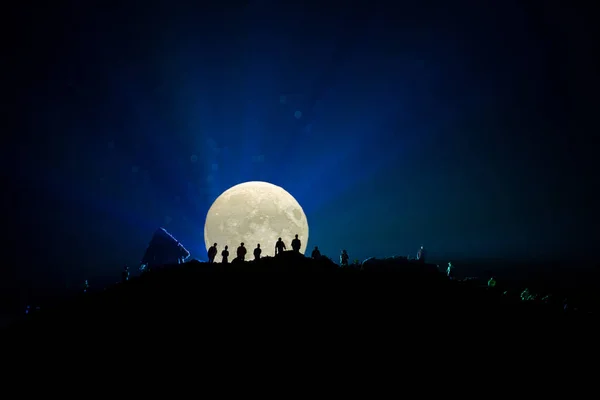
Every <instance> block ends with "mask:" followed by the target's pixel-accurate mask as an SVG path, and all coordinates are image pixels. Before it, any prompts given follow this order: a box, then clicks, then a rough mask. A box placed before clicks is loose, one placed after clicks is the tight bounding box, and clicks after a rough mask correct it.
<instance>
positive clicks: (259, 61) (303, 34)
mask: <svg viewBox="0 0 600 400" xmlns="http://www.w3.org/2000/svg"><path fill="white" fill-rule="evenodd" d="M89 3H94V2H80V1H73V2H71V4H70V5H69V4H68V2H62V5H61V6H55V5H52V6H39V7H37V8H36V7H30V8H29V9H28V10H26V11H20V12H19V13H18V15H15V18H16V19H17V20H18V21H19V23H18V24H16V25H18V26H19V28H17V30H15V32H14V35H12V37H14V38H15V39H14V43H13V44H14V46H12V47H11V51H12V50H14V54H12V53H11V57H10V60H12V64H11V65H12V66H13V67H14V72H13V74H11V75H10V77H11V78H12V79H11V80H12V82H11V83H10V84H9V85H10V87H11V88H15V89H16V91H15V93H14V97H13V98H14V102H13V104H16V105H17V106H18V110H19V111H18V112H16V113H15V114H14V115H15V116H16V117H17V119H18V122H19V124H18V127H19V129H18V130H16V131H15V132H16V133H17V135H16V141H15V144H16V146H15V151H13V152H11V154H10V155H9V157H8V159H5V162H7V163H8V162H10V165H8V168H9V170H13V171H14V174H12V175H11V177H13V178H16V180H17V183H18V186H15V187H16V188H17V190H15V191H14V192H13V193H14V196H13V197H12V199H13V202H12V203H11V207H12V209H13V210H14V212H11V211H8V212H9V213H10V219H11V220H14V222H15V226H16V227H17V228H16V229H15V230H14V232H15V238H16V240H17V242H18V243H20V244H21V247H19V248H24V247H23V243H27V249H26V250H22V251H21V250H20V251H19V255H20V256H21V258H22V259H23V261H24V262H23V266H22V267H20V269H19V271H17V277H18V278H19V279H20V281H21V282H22V284H27V285H34V286H40V285H41V286H44V285H46V286H57V287H58V286H66V287H70V286H71V287H72V286H73V285H78V284H79V283H80V281H81V280H82V279H84V278H86V277H87V278H90V279H97V280H101V279H105V280H106V279H108V280H109V281H110V280H113V277H114V278H115V279H117V278H118V274H119V272H118V271H119V269H120V268H121V266H122V265H123V264H125V263H127V264H129V265H135V264H136V263H137V262H138V261H139V260H140V258H141V257H142V255H143V252H144V250H145V247H146V245H147V243H148V241H149V240H150V238H151V235H152V233H153V231H154V230H155V229H156V228H157V227H159V226H164V227H165V228H166V229H167V230H169V231H170V232H171V233H172V234H173V235H174V236H175V237H176V238H178V239H179V240H180V241H182V243H183V244H184V245H185V246H186V247H187V248H188V249H189V250H190V251H191V252H192V256H197V257H199V258H205V249H204V245H203V236H202V235H203V226H204V218H205V215H206V212H207V210H208V208H209V207H210V205H211V203H212V201H213V200H214V199H215V198H216V196H218V194H220V193H221V192H222V191H224V190H225V189H227V188H229V187H231V186H233V185H235V184H237V183H240V182H243V181H247V180H266V181H269V182H272V183H275V184H277V185H280V186H282V187H284V188H285V189H286V190H288V191H289V192H290V193H291V194H292V195H294V196H295V197H296V199H297V200H298V201H299V202H300V204H301V205H302V206H303V207H304V210H305V212H306V213H307V217H308V221H309V225H310V240H309V244H308V245H309V247H311V248H312V246H314V245H319V246H320V247H321V249H322V250H323V252H324V253H326V254H328V255H331V256H337V255H338V254H339V251H340V249H341V248H346V249H348V251H349V253H350V257H351V258H352V259H354V258H359V259H363V258H366V257H368V256H385V255H394V254H401V255H406V254H409V253H411V254H415V253H416V250H417V248H418V246H420V245H421V244H424V245H425V246H426V247H427V248H428V249H429V252H430V255H431V256H432V257H435V258H440V259H446V258H453V259H460V258H468V257H506V258H514V257H524V256H528V257H533V258H538V259H544V258H548V257H573V256H577V255H578V254H579V255H580V256H585V257H589V256H595V254H594V248H595V245H597V243H598V234H597V226H598V210H597V202H598V197H597V194H596V193H598V177H597V166H596V164H597V163H596V161H595V157H596V154H597V151H596V148H595V145H594V135H596V136H597V132H598V126H597V125H598V124H597V121H596V120H595V118H593V116H594V113H595V112H596V110H597V100H596V97H595V94H596V92H597V90H598V80H597V78H596V77H595V75H594V74H593V71H595V70H596V69H597V67H598V65H597V64H593V62H592V50H591V49H592V47H591V46H592V39H591V30H590V29H591V26H592V24H591V17H590V15H589V14H588V13H587V12H586V11H585V10H583V9H581V8H576V7H575V6H574V5H572V4H571V5H570V6H567V5H568V4H570V3H567V2H563V4H564V5H562V6H561V5H560V4H559V2H556V1H550V2H548V1H544V2H541V1H540V2H529V3H530V4H529V5H525V6H523V5H519V4H518V3H519V2H514V1H492V2H475V1H470V2H468V1H458V2H441V1H440V2H436V1H425V2H410V3H418V4H419V5H418V6H417V5H414V4H413V5H404V4H403V3H402V2H399V3H398V2H378V1H368V2H356V3H352V2H311V4H309V5H307V4H302V2H283V1H248V2H237V3H234V2H225V3H220V4H222V5H214V6H209V7H205V8H202V6H191V5H190V4H192V3H194V2H187V1H186V2H177V1H169V2H166V1H165V2H153V1H145V2H141V1H140V2H124V3H127V5H117V2H113V3H114V4H113V5H105V4H104V2H95V3H97V4H98V5H97V6H92V5H90V4H89ZM312 3H314V4H312ZM297 112H300V113H301V115H300V114H299V113H297ZM297 116H298V117H299V118H297ZM7 160H9V161H7ZM194 161H195V162H194ZM595 168H596V169H595ZM594 234H595V235H596V236H594Z"/></svg>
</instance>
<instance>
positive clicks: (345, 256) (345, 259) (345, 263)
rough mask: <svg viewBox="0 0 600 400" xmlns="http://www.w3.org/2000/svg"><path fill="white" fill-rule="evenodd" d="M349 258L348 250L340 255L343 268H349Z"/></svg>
mask: <svg viewBox="0 0 600 400" xmlns="http://www.w3.org/2000/svg"><path fill="white" fill-rule="evenodd" d="M349 258H350V257H348V252H347V251H346V250H342V254H340V264H341V265H342V266H343V267H347V266H348V259H349Z"/></svg>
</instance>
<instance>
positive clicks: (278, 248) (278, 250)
mask: <svg viewBox="0 0 600 400" xmlns="http://www.w3.org/2000/svg"><path fill="white" fill-rule="evenodd" d="M284 250H285V243H283V240H281V238H279V240H277V243H275V255H278V254H281V253H283V251H284Z"/></svg>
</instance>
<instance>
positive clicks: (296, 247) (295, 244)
mask: <svg viewBox="0 0 600 400" xmlns="http://www.w3.org/2000/svg"><path fill="white" fill-rule="evenodd" d="M300 246H301V243H300V239H298V235H296V238H295V239H294V240H292V250H294V251H295V252H296V253H300Z"/></svg>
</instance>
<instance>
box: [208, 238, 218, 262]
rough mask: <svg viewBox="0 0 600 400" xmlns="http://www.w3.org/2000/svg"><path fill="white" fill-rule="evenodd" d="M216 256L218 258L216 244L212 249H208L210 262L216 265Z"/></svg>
mask: <svg viewBox="0 0 600 400" xmlns="http://www.w3.org/2000/svg"><path fill="white" fill-rule="evenodd" d="M216 256H217V244H216V243H215V244H213V245H212V246H210V248H209V249H208V262H209V263H214V262H215V257H216Z"/></svg>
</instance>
